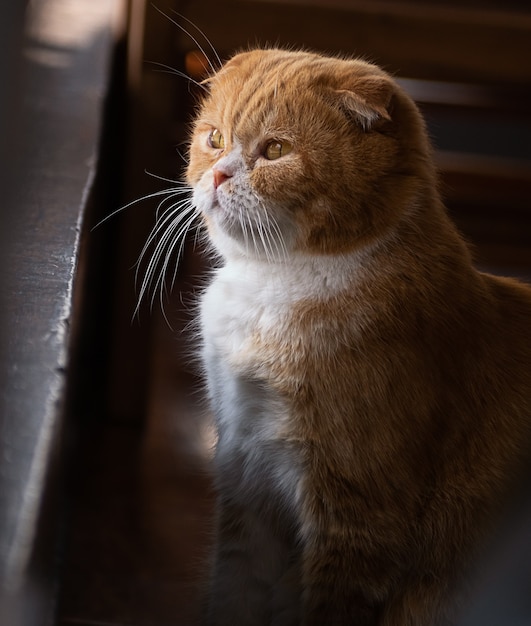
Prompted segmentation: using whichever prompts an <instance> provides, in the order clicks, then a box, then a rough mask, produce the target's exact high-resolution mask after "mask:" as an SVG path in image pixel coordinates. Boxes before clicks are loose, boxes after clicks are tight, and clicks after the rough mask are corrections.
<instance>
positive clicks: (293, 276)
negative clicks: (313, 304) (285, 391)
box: [201, 257, 356, 508]
mask: <svg viewBox="0 0 531 626" xmlns="http://www.w3.org/2000/svg"><path fill="white" fill-rule="evenodd" d="M355 264H356V259H354V258H353V257H337V258H327V259H322V258H321V259H313V258H312V259H299V260H298V262H296V263H290V264H289V265H287V264H278V265H274V264H267V263H262V262H259V261H252V260H249V259H245V260H244V259H242V260H232V261H230V262H228V263H227V264H226V265H225V267H223V268H221V269H220V270H218V271H217V273H216V275H215V278H214V280H213V282H212V284H211V285H210V286H209V288H208V289H207V290H206V292H205V294H204V295H203V299H202V302H201V327H202V333H203V360H204V366H205V370H206V375H207V382H208V389H209V394H210V400H211V404H212V408H213V410H214V413H215V415H216V419H217V424H218V431H219V440H218V447H217V463H218V468H219V481H220V486H221V487H223V486H225V487H227V488H229V489H230V488H231V487H232V488H234V491H235V492H236V491H237V492H238V493H240V494H241V497H242V498H244V499H245V500H246V501H247V502H249V501H251V502H252V501H254V499H255V498H256V493H255V492H260V493H264V492H265V491H266V492H267V493H268V497H280V498H282V499H283V500H284V501H285V502H286V501H289V502H290V503H295V502H296V495H297V492H298V485H299V481H300V476H299V474H298V466H299V463H298V461H297V453H296V450H294V449H293V448H292V447H291V446H290V445H288V444H287V442H285V441H284V440H283V433H284V432H285V430H286V429H285V428H283V427H284V426H285V425H286V421H289V420H290V415H289V413H288V409H287V407H286V406H285V404H284V402H283V400H282V398H280V397H279V396H278V395H277V394H276V393H275V392H274V391H273V390H272V389H270V388H269V387H268V384H267V379H259V378H257V377H256V376H254V375H253V374H252V372H253V370H254V368H253V366H256V367H259V366H261V365H262V364H261V363H259V361H260V358H261V355H260V354H257V353H255V352H254V351H253V349H254V344H253V337H256V336H257V335H259V336H261V337H271V338H272V339H273V340H274V339H275V338H279V337H286V336H289V335H290V334H293V327H292V326H293V320H292V309H293V306H294V305H295V304H296V303H297V302H299V301H301V300H308V299H309V298H310V299H316V300H326V299H327V298H328V297H330V296H331V295H334V294H337V293H338V292H339V291H342V290H344V289H347V288H349V286H350V285H349V284H348V283H350V282H352V276H353V273H354V272H353V269H354V267H355ZM253 361H254V362H253ZM285 502H284V504H285ZM283 508H284V507H283Z"/></svg>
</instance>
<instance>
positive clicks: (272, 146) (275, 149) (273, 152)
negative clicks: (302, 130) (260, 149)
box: [264, 140, 293, 161]
mask: <svg viewBox="0 0 531 626" xmlns="http://www.w3.org/2000/svg"><path fill="white" fill-rule="evenodd" d="M292 150H293V146H292V145H291V144H290V142H289V141H285V140H282V141H277V140H274V141H270V142H269V143H268V144H267V146H266V147H265V150H264V156H265V158H266V159H267V160H268V161H275V160H276V159H280V157H283V156H286V154H289V153H290V152H291V151H292Z"/></svg>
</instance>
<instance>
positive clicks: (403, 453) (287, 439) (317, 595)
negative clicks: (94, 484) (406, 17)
mask: <svg viewBox="0 0 531 626" xmlns="http://www.w3.org/2000/svg"><path fill="white" fill-rule="evenodd" d="M203 88H204V89H205V91H206V94H205V96H204V98H203V99H202V102H201V103H200V105H199V109H198V112H197V116H196V118H195V121H194V122H193V129H192V135H191V141H190V148H189V163H188V166H187V172H186V178H187V183H188V184H189V185H190V187H191V189H192V190H193V196H192V199H193V205H194V207H195V210H196V211H197V212H198V214H199V215H200V218H201V220H202V222H203V224H204V226H205V228H206V232H207V234H208V239H209V241H210V244H211V245H212V247H213V248H214V250H215V251H216V253H217V254H218V256H219V258H220V259H221V263H220V264H219V266H218V267H217V268H216V269H214V270H213V276H212V280H211V282H210V284H209V285H208V286H207V287H206V288H205V290H204V292H203V294H202V295H201V298H200V304H199V311H198V316H199V325H200V329H201V334H202V362H203V365H204V372H205V377H206V386H207V391H208V397H209V400H210V403H211V406H212V410H213V412H214V415H215V420H216V425H217V430H218V441H217V447H216V453H215V460H214V463H215V474H216V489H217V493H218V505H217V518H216V524H217V539H216V548H215V554H214V555H213V563H212V572H211V577H210V582H209V591H208V598H207V603H206V604H207V606H206V610H205V621H204V624H205V625H207V626H229V625H230V626H251V625H252V626H296V625H303V626H324V625H328V626H346V625H353V626H369V625H371V626H372V625H379V626H406V625H407V626H421V625H422V626H435V625H443V624H444V625H448V624H452V623H454V620H455V619H456V618H455V615H456V612H457V610H458V608H459V606H460V603H461V602H462V601H463V599H462V597H461V596H462V594H463V590H464V589H466V585H465V582H464V578H465V574H466V572H467V568H468V567H469V564H470V562H471V561H472V559H473V557H474V556H475V555H476V553H477V552H478V550H479V549H480V547H481V545H482V542H483V540H484V538H485V536H486V535H487V533H488V530H489V529H490V526H491V524H492V520H493V519H494V518H495V514H496V513H497V512H498V509H499V507H500V503H501V502H502V501H503V497H504V494H505V492H506V490H507V488H508V485H509V484H510V483H511V481H512V480H513V478H514V477H515V476H516V475H517V470H518V467H519V462H520V461H521V460H523V459H524V458H525V455H526V452H527V450H528V444H529V438H530V430H531V428H530V427H531V368H530V364H531V337H530V333H529V323H530V320H531V289H530V288H529V287H528V286H526V285H525V284H523V283H520V282H518V281H516V280H514V279H509V278H500V277H495V276H492V275H488V274H486V273H481V272H479V271H477V270H476V269H475V268H474V266H473V263H472V259H471V254H470V252H469V249H468V247H467V245H466V244H465V243H464V241H463V239H462V237H461V236H460V234H459V233H458V232H457V230H456V228H455V226H454V225H453V223H452V222H451V221H450V219H449V217H448V216H447V213H446V210H445V208H444V206H443V203H442V200H441V198H440V195H439V191H438V185H437V173H436V171H435V167H434V162H433V158H432V148H431V146H430V143H429V140H428V138H427V133H426V130H425V125H424V122H423V119H422V117H421V115H420V113H419V110H418V109H417V107H416V105H415V104H414V103H413V101H412V100H411V99H410V97H409V96H408V95H407V94H406V93H405V92H404V91H403V90H402V89H401V88H400V87H399V86H398V85H397V83H396V82H395V81H394V80H393V78H392V77H391V76H390V75H388V74H387V73H385V72H384V71H383V70H381V69H379V68H378V67H377V66H375V65H373V64H371V63H367V62H365V61H362V60H358V59H348V58H332V57H327V56H323V55H320V54H316V53H312V52H306V51H292V50H282V49H275V48H271V49H254V50H249V51H246V52H241V53H238V54H236V55H235V56H233V57H232V58H231V59H230V60H229V61H228V62H227V63H225V64H224V65H223V66H222V67H221V68H220V69H219V71H217V72H216V73H213V74H212V76H210V77H209V78H208V79H207V80H206V81H205V83H204V84H203Z"/></svg>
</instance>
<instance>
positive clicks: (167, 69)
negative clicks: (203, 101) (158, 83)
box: [149, 61, 207, 91]
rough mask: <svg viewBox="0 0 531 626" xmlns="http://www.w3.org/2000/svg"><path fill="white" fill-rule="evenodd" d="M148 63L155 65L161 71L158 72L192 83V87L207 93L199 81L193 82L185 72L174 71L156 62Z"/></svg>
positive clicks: (172, 68) (168, 66)
mask: <svg viewBox="0 0 531 626" xmlns="http://www.w3.org/2000/svg"><path fill="white" fill-rule="evenodd" d="M149 63H150V64H151V65H156V66H158V67H160V68H162V69H160V70H158V71H159V72H164V73H166V74H173V75H175V76H178V77H179V78H184V79H186V80H187V81H189V82H191V83H193V84H194V85H196V87H199V88H200V89H202V90H203V91H207V88H206V87H205V85H203V84H202V83H200V82H199V81H197V80H195V78H192V77H191V76H188V74H186V72H181V70H178V69H175V68H174V67H171V66H170V65H166V64H165V63H159V62H158V61H149Z"/></svg>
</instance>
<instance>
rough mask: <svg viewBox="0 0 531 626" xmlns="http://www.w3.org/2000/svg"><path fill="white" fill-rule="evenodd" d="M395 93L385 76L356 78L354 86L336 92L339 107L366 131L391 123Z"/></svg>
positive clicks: (392, 85)
mask: <svg viewBox="0 0 531 626" xmlns="http://www.w3.org/2000/svg"><path fill="white" fill-rule="evenodd" d="M394 91H395V87H394V83H393V81H392V80H390V79H389V78H387V77H385V76H367V77H363V78H356V79H354V80H353V81H352V84H350V85H348V86H347V87H343V88H341V89H336V90H335V92H334V95H335V97H336V98H337V104H338V106H339V107H340V108H341V109H342V110H343V111H344V112H345V113H346V114H347V115H348V116H349V117H351V118H353V119H354V120H355V121H356V122H357V123H358V124H360V125H361V127H362V128H363V129H364V130H365V131H369V130H373V129H376V128H378V127H379V126H381V125H382V123H385V122H390V121H391V114H390V113H391V101H392V98H393V94H394Z"/></svg>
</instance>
